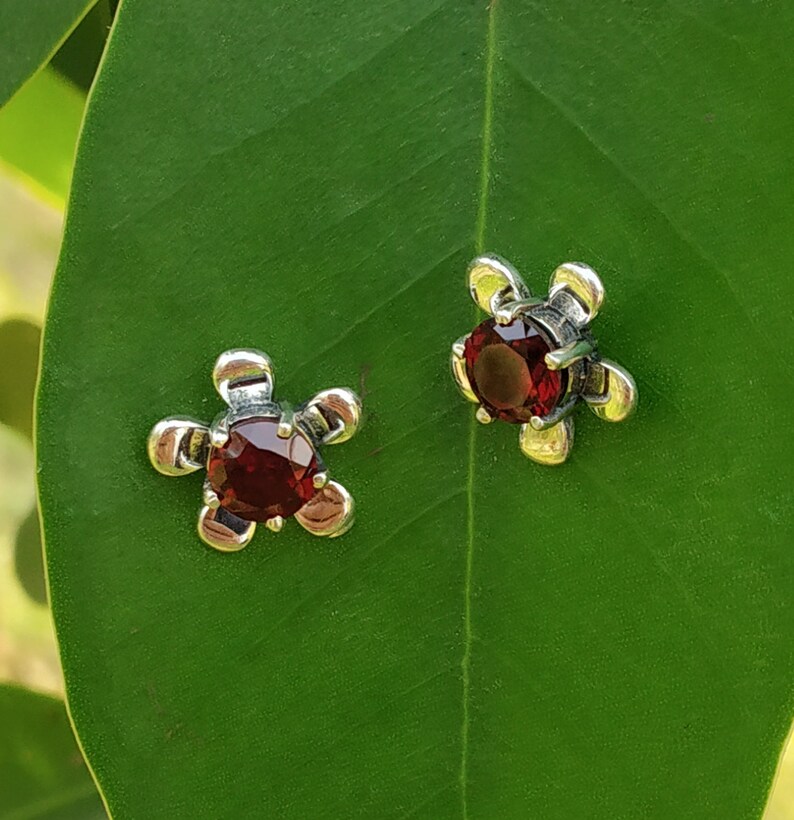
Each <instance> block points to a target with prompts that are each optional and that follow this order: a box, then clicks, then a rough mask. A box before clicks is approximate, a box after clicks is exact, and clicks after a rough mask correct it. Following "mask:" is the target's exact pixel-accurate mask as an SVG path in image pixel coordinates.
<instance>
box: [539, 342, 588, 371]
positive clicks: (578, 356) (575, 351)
mask: <svg viewBox="0 0 794 820" xmlns="http://www.w3.org/2000/svg"><path fill="white" fill-rule="evenodd" d="M592 352H593V345H592V343H591V342H590V341H588V340H587V339H577V340H576V341H575V342H568V344H567V345H563V346H562V347H558V348H557V349H556V350H550V351H549V352H548V353H547V354H546V365H547V366H548V368H549V370H564V369H565V368H566V367H570V366H571V365H572V364H575V363H576V362H578V361H581V360H582V359H584V358H585V356H589V355H590V354H591V353H592Z"/></svg>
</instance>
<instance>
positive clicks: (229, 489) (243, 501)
mask: <svg viewBox="0 0 794 820" xmlns="http://www.w3.org/2000/svg"><path fill="white" fill-rule="evenodd" d="M212 378H213V381H214V383H215V388H216V390H217V391H218V393H220V395H221V398H222V399H223V400H224V401H225V402H226V404H227V409H226V410H224V411H223V412H221V413H220V414H219V415H218V416H217V417H216V419H215V421H213V422H212V424H211V425H209V426H207V425H206V424H202V423H201V422H198V421H194V420H193V419H189V418H181V417H175V418H168V419H163V420H162V421H160V422H158V423H157V424H155V426H154V428H153V429H152V431H151V433H150V434H149V441H148V453H149V460H150V461H151V462H152V465H153V466H154V468H155V470H157V471H158V472H160V473H162V474H163V475H168V476H178V475H185V474H187V473H192V472H195V471H196V470H200V469H202V468H206V470H207V477H206V479H205V481H204V506H203V507H202V509H201V512H200V513H199V518H198V532H199V535H200V536H201V538H202V540H203V541H204V542H205V543H207V544H209V546H211V547H215V549H218V550H221V551H223V552H236V551H237V550H241V549H242V548H243V547H245V546H246V545H247V544H248V543H249V542H250V541H251V539H252V538H253V535H254V530H255V529H256V523H257V522H264V524H265V526H266V527H267V528H268V529H269V530H272V531H273V532H278V531H279V530H281V528H282V526H283V525H284V520H285V519H286V518H290V517H293V516H294V517H295V519H296V520H297V521H298V523H299V524H300V525H301V526H302V527H303V528H304V529H306V530H308V531H309V532H310V533H312V534H313V535H325V536H328V537H330V538H334V537H336V536H338V535H342V534H343V533H344V532H347V530H348V529H350V527H351V526H352V524H353V512H354V510H353V498H352V496H351V495H350V493H348V491H347V490H346V489H345V488H344V487H342V485H341V484H337V483H336V482H335V481H330V480H329V478H328V472H327V470H326V468H325V466H324V464H323V462H322V460H321V458H320V456H319V454H318V453H317V449H318V447H319V446H320V445H321V444H341V443H342V442H343V441H347V440H348V439H349V438H350V437H351V436H353V434H354V433H355V432H356V430H357V429H358V426H359V423H360V420H361V401H360V400H359V398H358V396H356V394H355V393H353V391H352V390H348V389H347V388H344V387H339V388H333V389H331V390H323V391H322V392H321V393H318V394H317V395H316V396H315V397H314V398H312V399H309V401H307V402H304V403H303V404H302V405H300V406H299V407H297V408H296V409H295V410H292V409H290V408H289V407H287V406H286V405H283V404H277V403H276V402H274V401H273V366H272V365H271V363H270V359H269V358H268V357H267V356H266V355H265V354H264V353H261V352H260V351H258V350H227V351H226V352H225V353H221V355H220V356H219V357H218V360H217V361H216V362H215V367H214V369H213V371H212Z"/></svg>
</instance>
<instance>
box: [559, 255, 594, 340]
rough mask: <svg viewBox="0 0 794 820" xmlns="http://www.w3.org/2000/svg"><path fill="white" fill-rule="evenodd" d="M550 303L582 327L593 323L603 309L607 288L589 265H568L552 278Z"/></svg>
mask: <svg viewBox="0 0 794 820" xmlns="http://www.w3.org/2000/svg"><path fill="white" fill-rule="evenodd" d="M549 302H551V304H552V305H554V307H556V308H557V309H558V310H560V311H561V312H562V313H564V314H565V315H566V316H567V317H568V318H569V319H570V320H571V321H572V322H573V323H574V324H575V325H577V326H578V327H582V326H583V325H586V324H589V323H590V322H592V321H593V319H594V318H595V317H596V314H597V313H598V311H599V310H600V309H601V305H602V304H603V303H604V285H603V284H602V282H601V279H600V277H599V276H598V274H597V273H596V272H595V271H594V270H593V269H592V268H591V267H590V266H589V265H583V264H582V263H581V262H564V263H563V264H562V265H560V266H559V267H558V268H557V270H555V271H554V273H552V275H551V281H550V282H549Z"/></svg>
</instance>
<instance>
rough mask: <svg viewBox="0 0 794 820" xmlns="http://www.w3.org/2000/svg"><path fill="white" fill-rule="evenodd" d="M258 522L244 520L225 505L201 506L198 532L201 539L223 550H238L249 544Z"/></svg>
mask: <svg viewBox="0 0 794 820" xmlns="http://www.w3.org/2000/svg"><path fill="white" fill-rule="evenodd" d="M255 531H256V524H255V523H254V522H253V521H243V519H242V518H238V517H237V516H236V515H232V513H230V512H228V511H227V510H225V509H224V508H223V507H218V508H217V509H214V510H213V509H212V508H210V507H208V506H204V507H202V508H201V512H199V517H198V534H199V537H200V538H201V540H202V541H203V542H204V543H205V544H207V545H208V546H210V547H213V549H216V550H220V551H221V552H237V551H238V550H241V549H243V547H246V546H248V544H250V543H251V539H252V538H253V537H254V532H255Z"/></svg>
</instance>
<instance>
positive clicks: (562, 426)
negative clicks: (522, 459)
mask: <svg viewBox="0 0 794 820" xmlns="http://www.w3.org/2000/svg"><path fill="white" fill-rule="evenodd" d="M518 446H519V447H520V448H521V452H522V453H523V454H524V455H525V456H526V457H527V458H531V459H532V461H536V462H537V463H538V464H546V465H549V466H553V465H556V464H562V463H563V462H564V461H565V459H567V458H568V453H570V452H571V447H573V419H571V418H566V419H563V420H562V421H561V422H559V423H557V424H553V425H551V426H550V427H546V428H544V429H542V430H537V429H535V428H534V427H533V426H532V425H529V424H522V425H521V433H520V435H519V437H518Z"/></svg>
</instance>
